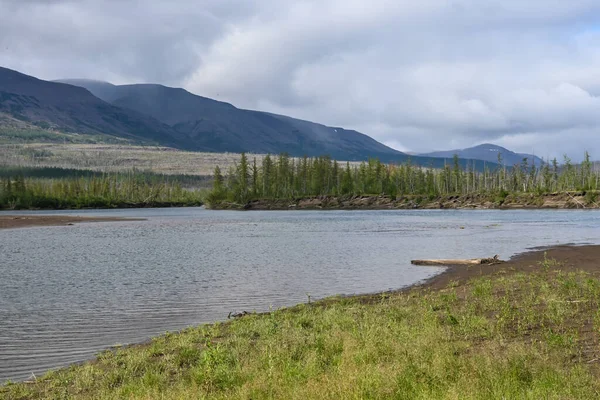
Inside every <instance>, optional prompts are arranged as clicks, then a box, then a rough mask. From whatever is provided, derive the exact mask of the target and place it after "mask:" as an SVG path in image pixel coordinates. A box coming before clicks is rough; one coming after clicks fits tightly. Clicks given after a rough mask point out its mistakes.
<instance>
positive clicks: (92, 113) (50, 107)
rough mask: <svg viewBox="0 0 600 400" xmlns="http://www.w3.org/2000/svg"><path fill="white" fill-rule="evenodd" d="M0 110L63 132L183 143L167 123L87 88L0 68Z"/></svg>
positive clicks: (183, 140)
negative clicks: (93, 92) (98, 95)
mask: <svg viewBox="0 0 600 400" xmlns="http://www.w3.org/2000/svg"><path fill="white" fill-rule="evenodd" d="M0 113H5V114H8V115H10V116H12V117H14V118H17V119H19V120H22V121H26V122H29V123H34V124H37V125H43V126H47V127H52V128H55V129H57V130H61V131H64V132H77V133H84V134H109V135H114V136H118V137H125V138H129V139H134V140H140V141H152V142H157V143H161V144H165V145H169V146H175V147H184V146H185V145H186V143H185V139H186V138H185V136H184V135H182V134H179V133H178V132H176V131H175V130H174V129H172V128H171V127H169V126H168V125H166V124H163V123H161V122H159V121H157V120H155V119H153V118H151V117H148V116H145V115H142V114H139V113H137V112H135V111H132V110H128V109H122V108H119V107H116V106H114V105H112V104H109V103H107V102H104V101H102V100H100V99H99V98H97V97H95V96H94V95H92V94H91V93H90V92H89V91H88V90H86V89H83V88H81V87H78V86H72V85H67V84H62V83H56V82H47V81H43V80H40V79H37V78H34V77H31V76H28V75H25V74H21V73H19V72H16V71H13V70H9V69H6V68H1V67H0Z"/></svg>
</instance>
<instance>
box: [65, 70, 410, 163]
mask: <svg viewBox="0 0 600 400" xmlns="http://www.w3.org/2000/svg"><path fill="white" fill-rule="evenodd" d="M61 82H65V83H69V84H77V85H80V86H82V87H84V88H86V89H88V90H89V91H90V92H92V93H93V94H94V95H95V96H97V97H99V98H101V99H103V100H105V101H107V102H110V103H112V104H113V105H115V106H118V107H121V108H126V109H130V110H134V111H136V112H139V113H141V114H146V115H148V116H151V117H153V118H155V119H157V120H159V121H161V122H163V123H165V124H167V125H169V126H171V127H172V128H173V129H175V130H176V131H177V132H180V133H182V134H184V135H186V136H187V137H188V138H189V140H191V141H192V142H193V143H194V144H195V147H199V148H203V149H206V150H210V151H215V152H226V151H227V152H242V151H246V152H252V153H281V152H287V153H289V154H290V155H294V156H303V155H308V156H318V155H324V154H329V155H331V156H332V157H333V158H337V159H344V160H364V159H366V158H368V157H379V158H380V159H382V160H399V161H401V160H404V159H406V158H407V156H406V155H404V154H403V153H401V152H399V151H397V150H394V149H392V148H390V147H387V146H385V145H383V144H381V143H379V142H377V141H376V140H374V139H372V138H370V137H369V136H367V135H364V134H362V133H359V132H356V131H354V130H347V129H343V128H337V127H328V126H325V125H321V124H317V123H313V122H308V121H302V120H298V119H295V118H290V117H286V116H282V115H276V114H270V113H266V112H260V111H251V110H243V109H239V108H236V107H235V106H233V105H231V104H229V103H224V102H220V101H216V100H212V99H209V98H206V97H202V96H197V95H194V94H192V93H190V92H188V91H186V90H184V89H176V88H170V87H166V86H162V85H153V84H138V85H122V86H115V85H111V84H109V83H106V82H98V81H88V80H63V81H61Z"/></svg>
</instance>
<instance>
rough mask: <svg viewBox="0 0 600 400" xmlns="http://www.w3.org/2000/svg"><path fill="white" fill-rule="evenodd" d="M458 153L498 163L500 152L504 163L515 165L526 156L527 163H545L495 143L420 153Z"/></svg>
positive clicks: (537, 164)
mask: <svg viewBox="0 0 600 400" xmlns="http://www.w3.org/2000/svg"><path fill="white" fill-rule="evenodd" d="M455 154H456V155H458V157H460V158H466V159H472V160H482V161H486V162H492V163H497V162H498V154H501V155H502V160H503V163H504V165H509V166H512V165H515V164H521V162H522V161H523V159H524V158H527V163H528V164H530V165H531V164H532V163H535V165H536V166H540V165H542V164H543V162H544V160H542V159H541V158H539V157H536V156H534V155H531V154H523V153H515V152H513V151H510V150H508V149H506V148H504V147H501V146H497V145H495V144H489V143H485V144H480V145H478V146H474V147H469V148H466V149H461V150H448V151H435V152H432V153H424V154H419V155H420V156H424V157H436V158H452V157H454V155H455Z"/></svg>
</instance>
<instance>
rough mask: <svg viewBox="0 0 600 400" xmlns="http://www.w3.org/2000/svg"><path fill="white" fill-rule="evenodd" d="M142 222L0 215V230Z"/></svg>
mask: <svg viewBox="0 0 600 400" xmlns="http://www.w3.org/2000/svg"><path fill="white" fill-rule="evenodd" d="M116 221H143V219H139V218H137V219H134V218H118V217H78V216H69V215H0V229H15V228H28V227H35V226H66V225H73V224H75V223H81V222H116Z"/></svg>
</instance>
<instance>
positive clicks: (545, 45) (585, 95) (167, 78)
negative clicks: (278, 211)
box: [0, 0, 600, 160]
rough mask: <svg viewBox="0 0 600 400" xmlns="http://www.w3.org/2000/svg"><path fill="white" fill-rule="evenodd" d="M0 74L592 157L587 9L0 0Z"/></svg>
mask: <svg viewBox="0 0 600 400" xmlns="http://www.w3.org/2000/svg"><path fill="white" fill-rule="evenodd" d="M0 65H1V66H4V67H7V68H12V69H16V70H19V71H21V72H23V73H26V74H30V75H34V76H37V77H39V78H41V79H62V78H88V79H97V80H106V81H110V82H112V83H115V84H125V83H142V82H145V83H161V84H164V85H168V86H176V87H183V88H185V89H187V90H189V91H190V92H192V93H195V94H199V95H202V96H206V97H211V98H214V99H217V100H221V101H227V102H230V103H232V104H234V105H236V106H238V107H241V108H249V109H258V110H264V111H270V112H276V113H281V114H285V115H290V116H293V117H297V118H302V119H307V120H311V121H314V122H320V123H323V124H326V125H331V126H341V127H344V128H348V129H356V130H358V131H360V132H363V133H365V134H368V135H369V136H372V137H373V138H375V139H377V140H379V141H381V142H383V143H385V144H387V145H389V146H391V147H394V148H396V149H398V150H402V151H411V152H426V151H432V150H446V149H454V148H464V147H469V146H471V145H475V144H479V143H484V142H493V143H495V144H499V145H502V146H506V147H508V148H510V149H511V150H515V151H520V152H533V153H535V154H536V155H539V156H541V157H544V158H546V157H558V158H559V159H561V158H562V156H563V154H568V155H569V156H570V157H571V158H572V159H573V160H579V159H581V158H582V155H583V152H584V151H586V150H587V151H589V152H590V153H591V154H592V158H594V159H600V97H598V96H600V1H598V0H570V1H566V0H527V1H523V0H504V1H501V0H454V1H453V0H421V1H413V0H368V1H364V0H361V1H359V0H237V1H234V0H171V1H161V0H143V1H142V0H45V1H44V0H0ZM594 155H596V156H595V157H594Z"/></svg>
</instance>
